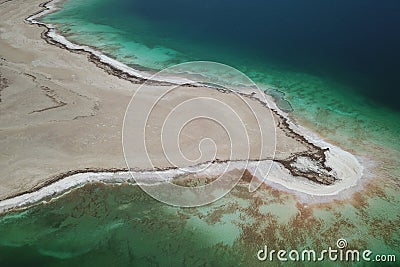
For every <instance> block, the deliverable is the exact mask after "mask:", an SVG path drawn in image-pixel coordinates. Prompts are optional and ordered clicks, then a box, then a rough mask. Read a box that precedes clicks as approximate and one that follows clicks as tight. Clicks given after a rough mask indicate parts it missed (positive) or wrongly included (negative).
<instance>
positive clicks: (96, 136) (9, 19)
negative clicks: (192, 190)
mask: <svg viewBox="0 0 400 267" xmlns="http://www.w3.org/2000/svg"><path fill="white" fill-rule="evenodd" d="M42 2H43V0H27V1H22V0H13V1H3V2H0V7H1V8H0V16H1V17H2V20H1V21H0V56H1V58H0V200H2V201H1V202H0V211H4V210H6V209H10V208H13V207H15V206H23V205H27V204H30V203H33V202H37V201H39V200H41V199H43V198H44V197H46V196H52V195H53V194H57V193H59V192H63V191H65V190H67V189H69V188H72V187H76V186H79V185H82V184H84V183H86V182H88V181H107V182H112V181H116V182H123V181H129V180H130V179H131V177H130V176H129V175H127V171H128V169H127V164H126V162H125V158H124V153H123V150H122V140H121V139H122V128H123V119H124V115H125V112H126V109H127V106H128V104H129V102H130V101H131V98H132V95H133V94H134V93H135V92H138V90H139V88H140V87H141V86H142V84H143V82H145V81H146V79H147V78H148V75H147V74H146V73H141V72H138V71H135V70H132V69H130V68H128V67H127V66H125V65H123V64H121V63H119V62H116V61H115V60H112V59H110V58H108V57H106V56H104V55H102V54H101V53H99V52H97V51H94V50H92V49H91V48H88V47H82V46H80V45H77V44H72V43H70V42H68V41H67V40H66V39H65V38H63V37H62V36H60V35H58V34H57V31H56V30H55V29H54V28H52V27H51V25H47V26H45V25H39V24H37V23H36V22H37V18H38V17H40V16H41V15H43V12H47V11H46V10H51V9H52V8H53V5H54V3H47V4H43V3H42ZM145 86H146V88H145V89H146V90H145V92H146V94H143V93H141V94H138V95H137V96H136V97H137V98H136V101H137V103H136V104H135V108H136V109H139V110H140V109H141V108H144V107H145V106H146V105H147V104H149V101H151V96H152V94H154V95H157V94H159V92H160V91H163V90H166V88H168V84H167V83H165V82H162V81H154V82H151V83H148V84H146V85H145ZM141 92H143V86H142V87H141ZM204 96H207V97H210V96H212V97H213V98H215V99H218V100H219V101H222V102H223V103H226V104H227V105H230V106H233V107H235V108H236V111H237V113H238V114H240V116H241V117H242V118H244V119H245V120H246V123H245V128H246V130H247V131H248V133H249V140H251V142H250V143H249V146H248V147H247V148H248V149H249V154H248V155H247V154H246V153H247V152H248V151H247V150H246V151H244V152H246V153H236V154H235V157H234V159H232V157H231V155H230V153H229V149H230V147H229V146H227V145H226V144H227V141H226V136H224V135H223V134H218V131H219V129H218V127H214V128H213V127H211V126H210V127H209V126H208V125H207V122H205V121H202V120H198V121H196V122H194V124H193V125H192V127H191V128H188V129H187V130H186V131H185V138H186V139H184V140H183V141H182V144H181V148H182V151H187V153H188V156H189V157H191V156H193V157H196V153H195V149H194V148H193V146H194V145H195V146H197V145H198V141H199V140H202V139H204V138H211V139H213V141H214V143H215V145H216V147H217V148H218V153H217V154H216V155H213V156H215V157H214V158H211V159H210V158H207V155H205V156H206V159H204V160H202V159H199V160H198V161H196V162H195V164H192V165H201V164H205V163H206V161H207V162H208V163H211V165H212V168H214V169H213V170H215V174H217V172H218V170H221V168H220V167H221V166H223V164H226V163H227V162H229V161H230V160H234V161H236V162H238V163H237V164H239V163H240V162H241V161H248V162H249V164H248V168H247V169H248V171H249V172H250V173H252V175H254V176H256V177H257V178H258V179H259V180H263V179H264V178H265V181H264V182H266V183H272V184H279V185H281V186H284V187H286V188H288V189H291V190H294V191H296V190H297V191H300V192H303V193H306V194H311V195H332V194H337V193H339V192H340V191H341V190H343V189H346V188H349V187H351V186H354V185H356V184H357V182H358V181H359V179H360V178H361V177H362V172H363V167H362V166H361V165H360V163H359V162H358V161H357V159H356V158H355V157H354V156H353V155H351V154H350V153H348V152H346V151H344V150H342V149H340V148H338V147H336V146H334V145H331V144H328V143H326V142H322V141H320V140H318V135H316V134H313V133H310V132H306V131H304V130H303V129H302V128H300V127H299V126H297V125H295V124H294V123H293V122H291V120H290V119H289V118H288V117H287V114H285V113H284V112H283V111H281V110H279V108H278V107H277V106H276V105H275V104H274V103H273V99H272V98H271V97H269V96H265V95H261V94H260V92H256V93H254V92H253V91H252V90H247V91H246V89H243V90H242V91H240V92H239V93H233V92H231V91H229V90H221V89H219V90H217V89H214V88H210V87H201V86H185V85H182V86H180V87H179V88H178V89H176V90H174V93H173V94H169V95H168V101H160V102H159V103H158V106H157V108H158V109H159V110H160V112H158V114H160V115H159V116H151V117H149V124H150V125H153V126H154V127H155V128H154V129H153V131H150V136H146V138H148V140H154V141H152V142H149V144H148V148H149V150H150V152H149V151H148V153H150V154H151V157H152V159H153V162H155V163H156V165H149V164H148V161H147V155H146V154H143V151H141V150H138V151H137V152H133V154H131V155H130V158H131V159H134V161H133V162H130V164H129V167H130V168H131V169H132V170H133V175H134V176H135V175H136V176H138V177H141V179H142V180H143V179H144V180H146V179H148V180H149V181H151V179H152V177H155V175H154V174H155V172H157V177H165V180H166V181H170V180H172V179H174V177H175V176H178V175H182V171H181V170H180V168H181V167H185V168H188V167H189V168H190V167H193V166H191V164H188V163H187V162H185V161H182V162H180V163H179V164H178V165H179V166H177V165H176V164H171V162H170V161H169V160H168V159H166V158H165V154H164V153H162V149H161V147H162V145H161V144H160V143H159V142H158V141H157V140H158V139H159V136H160V132H159V131H158V130H157V129H158V128H157V126H160V125H163V122H164V121H165V118H166V117H165V116H166V115H167V114H168V112H167V111H168V110H170V109H171V108H173V107H176V106H177V105H179V103H181V102H182V101H185V100H189V99H192V98H194V97H197V98H201V97H204ZM243 99H244V102H245V103H246V106H250V107H251V110H252V112H254V113H255V114H258V118H263V119H260V120H259V121H256V120H254V119H252V118H253V117H254V116H253V117H252V114H250V113H249V110H248V109H246V108H241V105H242V104H243V103H244V102H243ZM265 99H267V100H268V101H267V102H268V103H266V101H265ZM193 109H201V107H198V106H193ZM163 112H164V113H163ZM263 114H272V115H271V116H264V115H263ZM271 127H273V128H274V129H275V135H276V136H275V138H276V143H274V144H272V143H269V142H268V140H266V139H265V140H264V137H263V136H262V135H259V134H258V132H257V131H254V129H259V131H261V132H262V131H270V128H271ZM130 130H131V131H132V132H139V131H141V130H142V129H141V128H140V127H138V128H137V129H136V128H135V125H134V124H133V125H131V128H130ZM232 131H233V132H234V133H233V135H235V133H236V130H232ZM167 134H168V133H167ZM275 146H276V147H275ZM260 148H263V149H262V151H260ZM272 150H273V152H274V153H272V152H271V151H272ZM206 151H207V149H206ZM210 153H211V152H210ZM263 153H265V154H263ZM246 155H247V156H246ZM235 164H236V163H235ZM235 164H232V165H230V167H229V168H230V169H229V170H228V171H229V172H232V173H234V171H235V169H237V168H240V166H241V165H240V164H239V165H237V164H236V165H235ZM255 165H258V167H259V168H258V169H257V168H256V167H255ZM263 166H264V167H263ZM260 170H261V171H260ZM263 170H265V171H266V170H268V171H269V170H270V172H269V175H268V176H267V177H260V176H263V175H264V173H263ZM210 175H212V174H210ZM142 180H141V181H142Z"/></svg>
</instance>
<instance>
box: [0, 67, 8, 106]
mask: <svg viewBox="0 0 400 267" xmlns="http://www.w3.org/2000/svg"><path fill="white" fill-rule="evenodd" d="M8 85H9V82H8V80H7V79H6V78H5V77H3V76H2V75H1V73H0V103H1V91H3V89H5V88H7V87H8Z"/></svg>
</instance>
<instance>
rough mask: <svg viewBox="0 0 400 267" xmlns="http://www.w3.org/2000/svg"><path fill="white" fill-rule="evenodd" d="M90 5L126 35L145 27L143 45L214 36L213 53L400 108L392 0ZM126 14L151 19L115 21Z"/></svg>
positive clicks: (397, 6) (398, 9)
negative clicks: (314, 78) (324, 81)
mask: <svg viewBox="0 0 400 267" xmlns="http://www.w3.org/2000/svg"><path fill="white" fill-rule="evenodd" d="M95 9H96V10H95V12H96V14H98V16H99V19H98V20H99V21H98V22H100V23H101V22H102V18H106V21H103V22H104V23H106V24H108V25H110V24H115V26H116V27H117V28H118V27H119V28H120V27H121V25H129V26H125V27H126V28H125V29H124V30H125V31H127V32H129V31H131V32H132V34H136V33H137V32H138V29H139V30H141V31H148V32H147V33H146V35H147V37H148V39H147V40H146V42H147V44H149V39H151V38H153V39H154V45H157V44H160V40H164V42H165V43H166V45H167V46H168V42H174V47H177V46H179V43H184V44H188V43H192V44H194V43H196V44H199V45H200V46H201V45H202V44H204V45H206V46H207V47H210V39H212V40H213V41H212V43H213V45H215V50H221V48H223V49H222V50H221V53H219V54H223V53H224V51H229V54H230V55H232V52H233V53H235V52H237V53H238V54H240V55H242V56H243V55H246V56H247V57H251V56H253V57H254V58H257V60H259V61H260V62H269V63H271V62H274V64H279V65H281V66H285V67H286V68H287V69H293V70H295V71H303V72H308V73H311V74H315V75H319V76H327V77H329V78H332V79H334V80H338V81H341V82H344V83H346V84H349V85H352V86H354V88H355V89H356V90H358V91H360V92H361V93H362V94H363V95H364V96H367V97H369V98H370V99H371V100H374V101H379V102H381V103H383V104H385V105H386V106H390V107H392V108H394V109H397V110H400V105H399V104H398V98H399V97H400V93H399V88H398V87H399V86H398V85H399V84H400V78H399V77H400V75H399V72H400V63H399V62H400V1H398V0H385V1H377V0H351V1H348V0H318V1H313V0H250V1H238V0H229V1H228V0H207V1H191V0H190V1H187V0H163V1H160V0H134V1H132V0H125V1H124V0H119V1H114V4H113V5H110V4H109V1H104V4H103V5H101V4H100V5H96V7H95ZM92 11H93V10H92ZM113 14H114V17H115V19H114V20H110V17H112V15H113ZM129 17H135V18H143V20H144V21H149V22H151V24H150V23H149V24H148V25H140V26H137V25H134V22H132V23H131V24H129V23H128V24H127V23H126V22H125V23H121V21H119V20H118V18H121V19H123V18H125V19H126V18H129ZM166 25H167V27H166ZM177 40H178V41H177ZM186 50H187V48H186ZM186 52H187V51H186ZM227 54H228V52H227ZM196 55H198V56H199V53H198V52H196ZM208 57H209V58H207V54H205V55H202V57H201V59H211V60H219V61H221V55H219V56H218V58H215V56H214V55H212V54H209V55H208ZM227 61H228V60H227ZM226 63H228V64H229V63H230V64H231V63H232V62H226Z"/></svg>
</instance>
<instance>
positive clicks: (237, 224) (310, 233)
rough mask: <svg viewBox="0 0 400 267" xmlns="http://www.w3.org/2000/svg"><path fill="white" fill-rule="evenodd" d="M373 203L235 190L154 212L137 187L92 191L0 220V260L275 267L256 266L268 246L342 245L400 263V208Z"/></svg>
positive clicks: (55, 263) (384, 202)
mask: <svg viewBox="0 0 400 267" xmlns="http://www.w3.org/2000/svg"><path fill="white" fill-rule="evenodd" d="M372 202H373V203H374V204H373V203H372V204H366V205H360V203H347V204H339V205H334V206H330V205H327V206H322V207H313V206H312V205H310V206H309V207H307V206H303V205H301V204H298V203H296V201H295V199H294V198H293V197H292V196H290V195H287V194H284V193H278V192H277V191H273V190H270V189H267V188H264V189H261V190H259V191H258V192H257V193H256V194H250V193H248V192H247V187H245V186H244V187H242V186H238V187H236V188H235V189H234V190H233V191H232V192H231V193H230V194H228V195H227V196H226V197H224V198H223V199H221V200H219V201H217V202H215V203H213V204H211V205H208V206H204V207H199V208H190V209H188V208H174V207H170V206H167V205H164V204H162V203H160V202H157V201H155V200H153V199H151V198H150V197H149V196H147V195H146V194H145V193H144V192H143V191H141V189H140V188H138V187H136V186H134V185H121V186H106V185H102V184H95V185H86V186H85V187H83V188H81V189H78V190H75V191H73V192H72V193H70V194H69V195H67V196H65V197H63V198H61V199H59V200H56V201H53V202H50V203H48V204H45V205H40V206H36V207H33V208H30V209H28V210H26V211H22V212H17V213H9V214H7V215H5V216H2V217H0V236H1V240H0V259H1V262H2V265H3V266H27V265H28V266H76V265H78V266H110V265H114V266H257V265H260V266H264V265H267V264H268V265H269V264H271V262H259V261H258V260H257V257H256V253H257V252H258V250H259V249H261V248H263V247H264V245H268V247H270V248H271V249H287V250H290V249H298V250H301V249H303V248H308V249H314V250H316V251H321V250H322V249H328V247H329V246H331V247H333V248H336V245H335V244H336V240H337V239H339V238H343V237H345V238H346V240H347V242H348V244H349V247H351V248H352V249H360V250H365V249H370V250H372V251H373V252H374V255H375V254H396V253H398V252H399V249H400V248H399V241H400V235H399V232H398V229H397V225H398V223H399V221H400V219H399V217H398V216H397V215H396V214H398V212H399V206H398V205H397V206H396V205H395V204H393V203H391V201H390V200H388V199H386V200H382V199H380V200H379V201H373V200H372ZM397 204H398V203H397ZM382 207H385V209H387V208H388V207H390V208H391V211H392V212H390V213H388V212H386V210H385V211H383V210H382ZM283 209H284V210H285V211H284V212H283ZM375 210H376V212H375ZM366 214H369V216H368V217H366V216H365V215H366ZM372 214H374V215H373V216H372ZM273 263H276V259H275V261H274V262H272V264H273ZM294 263H295V262H291V261H290V262H289V263H288V264H294ZM328 263H329V262H325V264H328ZM315 264H318V262H315ZM335 264H337V263H335ZM341 264H344V263H341ZM359 264H361V263H359ZM369 265H373V264H372V263H370V264H369Z"/></svg>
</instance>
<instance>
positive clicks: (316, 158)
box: [0, 0, 363, 212]
mask: <svg viewBox="0 0 400 267" xmlns="http://www.w3.org/2000/svg"><path fill="white" fill-rule="evenodd" d="M59 2H60V1H58V0H54V1H49V2H46V3H43V4H41V5H40V6H41V7H42V10H41V11H39V12H37V13H35V14H33V15H32V16H30V17H28V18H27V19H26V21H28V22H29V23H32V24H37V25H39V26H42V27H45V28H46V29H47V30H46V31H45V32H43V34H42V38H43V39H45V40H46V41H47V42H48V43H49V44H52V45H57V46H59V47H61V48H63V49H66V50H69V51H71V52H77V53H84V54H86V55H87V57H88V59H89V61H91V62H93V63H95V64H96V65H97V66H98V67H100V68H102V69H104V70H105V71H107V72H108V73H109V74H112V75H115V76H117V77H119V78H121V79H125V80H129V81H131V82H133V83H143V82H144V81H147V80H148V79H149V78H150V77H151V74H148V73H145V72H141V71H137V70H134V69H132V68H130V67H128V66H126V65H124V64H122V63H120V62H118V61H116V60H114V59H111V58H109V57H107V56H105V55H103V54H102V53H100V52H98V51H96V50H94V49H92V48H90V47H87V46H81V45H76V44H73V43H71V42H69V41H68V40H66V39H65V38H64V37H63V36H61V35H59V34H57V32H56V29H55V27H53V26H52V25H47V24H44V23H41V22H38V21H37V20H36V19H37V18H39V17H41V16H43V15H45V14H48V13H50V12H53V11H54V10H56V9H57V7H56V4H57V3H59ZM153 82H154V83H156V84H158V85H163V84H171V83H179V84H182V83H188V84H190V83H191V81H190V80H174V79H169V80H157V81H153ZM195 86H200V85H195ZM214 89H217V90H219V91H222V92H225V93H228V90H224V89H221V88H214ZM236 93H239V94H241V95H242V96H245V97H248V98H252V99H255V100H257V101H259V102H260V103H261V104H263V105H265V106H266V107H268V108H269V109H271V110H272V111H273V112H274V113H275V114H276V115H277V116H278V117H279V118H280V120H281V121H280V125H281V127H283V128H284V129H285V130H286V131H287V134H288V135H290V136H292V137H293V138H296V139H297V140H299V141H300V142H302V143H304V144H306V146H307V147H309V148H310V150H311V151H312V153H308V154H304V153H303V154H299V155H293V156H292V157H291V158H289V159H287V160H281V161H274V162H273V168H272V170H271V173H270V175H269V176H268V177H267V178H266V180H265V181H266V182H267V183H269V182H270V183H272V184H279V185H281V186H284V187H285V188H288V189H290V190H293V191H298V192H302V193H305V194H309V195H315V196H331V195H335V194H338V193H339V192H340V191H342V190H345V189H348V188H350V187H352V186H355V185H356V184H357V182H358V181H359V180H360V178H361V177H362V175H363V167H362V166H361V165H360V164H359V162H358V161H357V159H356V158H355V157H354V156H353V155H352V154H350V153H348V152H346V151H343V150H341V149H340V148H338V147H336V146H333V145H331V144H329V143H326V142H323V141H321V140H316V139H318V136H317V135H316V134H314V133H313V134H312V135H313V138H311V134H310V131H307V130H305V129H304V128H301V127H300V126H297V125H295V124H294V123H293V122H292V121H291V120H290V119H289V118H288V116H287V114H286V113H285V112H283V111H281V110H280V109H279V108H278V107H277V106H276V104H275V103H274V102H273V100H272V98H271V97H270V96H265V95H264V94H263V93H260V92H257V93H256V94H254V92H253V90H249V91H248V92H247V91H241V92H236ZM265 97H267V99H268V101H266V100H265ZM316 143H318V144H319V145H316ZM258 163H262V161H260V162H258ZM269 163H270V162H269ZM213 164H215V165H223V164H227V162H214V163H213ZM234 165H235V164H233V165H232V166H234ZM267 165H268V166H269V165H270V164H267ZM217 167H218V166H217ZM313 168H314V169H313ZM321 168H322V169H323V172H321ZM217 169H218V168H217ZM248 170H249V171H250V172H251V173H252V174H253V175H255V176H259V175H260V173H259V172H255V170H254V168H253V170H252V167H251V166H249V168H248ZM261 170H262V168H261ZM332 170H334V171H335V175H334V176H333V175H331V174H330V173H332V172H331V171H332ZM122 171H123V170H121V169H118V170H117V169H109V170H106V169H85V170H77V171H71V172H68V173H64V174H60V175H58V176H56V177H54V178H53V179H50V180H49V181H48V182H46V183H45V184H42V185H41V186H40V187H37V188H34V189H32V190H29V191H28V192H24V193H21V194H18V195H14V196H12V197H10V198H8V199H6V200H3V201H1V202H0V212H4V211H6V210H9V209H12V208H14V207H21V206H26V205H30V204H32V203H35V202H39V201H40V200H41V199H43V198H46V197H49V196H54V195H57V194H60V193H62V192H65V191H66V190H68V189H71V188H76V187H79V186H81V185H83V184H85V183H88V182H116V183H119V182H127V181H130V180H131V179H132V177H131V176H130V175H129V172H127V170H125V171H126V172H122ZM252 171H253V172H252ZM180 172H181V171H180V170H178V169H176V168H166V169H159V170H152V171H150V170H135V171H133V175H139V176H142V175H153V176H155V175H158V174H159V175H160V177H164V179H162V180H164V181H169V180H170V179H172V178H173V177H174V176H176V175H179V174H181V173H180ZM328 174H329V175H330V176H332V177H334V179H333V181H331V182H330V183H329V184H323V183H322V182H321V181H324V179H322V180H321V179H320V177H321V175H322V176H323V175H328ZM171 175H172V176H171ZM299 176H304V177H306V178H307V179H305V178H301V177H299ZM311 181H314V182H311ZM318 183H320V184H318Z"/></svg>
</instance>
